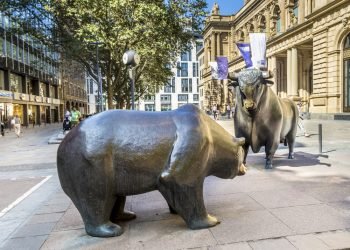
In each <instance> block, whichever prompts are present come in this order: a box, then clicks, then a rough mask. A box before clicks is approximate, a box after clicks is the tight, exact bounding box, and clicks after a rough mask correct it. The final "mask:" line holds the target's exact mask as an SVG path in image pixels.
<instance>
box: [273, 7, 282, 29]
mask: <svg viewBox="0 0 350 250" xmlns="http://www.w3.org/2000/svg"><path fill="white" fill-rule="evenodd" d="M271 21H272V25H271V35H276V34H278V33H281V32H282V27H281V10H280V8H279V6H278V5H276V6H274V8H273V9H272V18H271Z"/></svg>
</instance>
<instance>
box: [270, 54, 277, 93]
mask: <svg viewBox="0 0 350 250" xmlns="http://www.w3.org/2000/svg"><path fill="white" fill-rule="evenodd" d="M268 69H269V70H270V71H271V73H272V74H273V78H271V81H273V83H274V84H273V85H272V86H271V87H270V88H271V89H272V91H273V92H275V93H276V94H277V84H278V83H277V59H276V56H271V57H269V58H268Z"/></svg>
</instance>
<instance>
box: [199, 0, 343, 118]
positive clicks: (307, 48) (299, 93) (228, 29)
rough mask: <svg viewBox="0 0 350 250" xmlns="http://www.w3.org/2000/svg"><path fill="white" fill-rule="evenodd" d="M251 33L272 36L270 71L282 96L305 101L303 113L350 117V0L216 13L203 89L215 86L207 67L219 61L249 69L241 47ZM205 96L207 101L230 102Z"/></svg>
mask: <svg viewBox="0 0 350 250" xmlns="http://www.w3.org/2000/svg"><path fill="white" fill-rule="evenodd" d="M251 32H265V33H266V35H267V39H268V41H267V53H266V56H267V59H268V68H269V69H270V70H271V71H273V72H274V79H273V80H274V82H275V84H274V85H273V86H272V88H273V90H274V91H275V92H276V93H277V94H278V95H279V96H281V97H288V98H291V99H293V100H295V101H298V102H299V101H301V102H303V103H304V104H305V105H304V106H303V109H304V110H303V111H305V112H310V113H311V116H313V115H314V116H315V117H320V116H326V117H332V116H333V117H334V116H335V115H339V114H345V113H347V112H350V95H349V91H350V78H349V75H350V52H349V51H350V44H349V40H350V2H349V1H348V0H317V1H315V0H266V1H260V0H249V1H245V5H244V6H243V8H242V9H241V10H239V11H238V12H237V13H236V14H235V15H232V16H221V15H220V13H219V10H218V7H216V8H213V11H212V15H211V16H210V17H208V20H207V25H206V28H205V31H204V44H205V46H204V51H203V52H202V53H203V56H204V60H203V63H204V65H202V66H201V67H202V69H203V80H201V83H200V86H201V88H203V89H204V90H205V89H210V87H211V86H210V83H211V82H212V80H211V79H210V72H209V65H208V64H207V62H208V61H213V60H215V57H216V56H219V55H223V56H227V57H228V58H229V71H236V70H240V69H242V68H244V66H245V64H244V61H243V59H242V57H241V56H240V54H239V51H238V49H237V48H236V46H235V42H249V33H251ZM226 36H227V39H226ZM226 40H227V41H228V44H227V45H226V42H225V41H226ZM209 86H210V87H209ZM205 93H209V92H208V91H207V92H206V91H204V96H203V99H204V100H208V99H209V100H210V99H214V100H215V99H217V100H219V101H221V102H225V101H226V102H229V99H230V98H229V97H227V98H226V99H225V98H224V99H222V98H221V99H220V98H218V96H216V97H211V96H210V97H206V96H205ZM228 93H229V91H228ZM210 94H211V93H210ZM214 95H215V93H214ZM223 104H225V103H223ZM205 105H206V103H205V102H204V106H205Z"/></svg>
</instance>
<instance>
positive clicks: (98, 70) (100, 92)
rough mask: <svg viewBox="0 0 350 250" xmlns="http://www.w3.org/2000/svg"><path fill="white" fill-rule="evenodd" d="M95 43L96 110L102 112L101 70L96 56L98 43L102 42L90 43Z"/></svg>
mask: <svg viewBox="0 0 350 250" xmlns="http://www.w3.org/2000/svg"><path fill="white" fill-rule="evenodd" d="M90 44H94V45H96V67H97V85H98V91H97V98H98V107H99V108H98V112H103V102H102V101H103V100H102V99H103V95H102V93H103V92H102V77H101V71H100V60H99V57H98V45H100V44H103V43H102V42H94V43H90Z"/></svg>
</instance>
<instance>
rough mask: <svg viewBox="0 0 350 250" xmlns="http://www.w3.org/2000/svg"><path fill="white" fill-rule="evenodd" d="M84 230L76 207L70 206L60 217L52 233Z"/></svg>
mask: <svg viewBox="0 0 350 250" xmlns="http://www.w3.org/2000/svg"><path fill="white" fill-rule="evenodd" d="M81 228H84V222H83V219H82V218H81V216H80V213H79V211H78V209H76V207H75V206H74V205H73V204H71V205H70V207H69V209H68V210H67V211H66V212H65V214H64V215H63V216H62V217H61V219H60V220H59V221H58V223H57V224H56V226H55V228H54V230H53V231H63V230H72V229H81Z"/></svg>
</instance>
